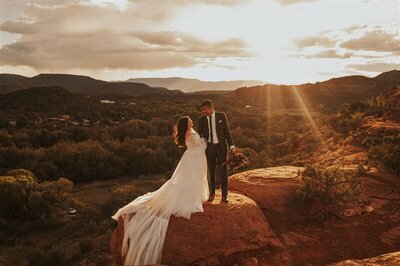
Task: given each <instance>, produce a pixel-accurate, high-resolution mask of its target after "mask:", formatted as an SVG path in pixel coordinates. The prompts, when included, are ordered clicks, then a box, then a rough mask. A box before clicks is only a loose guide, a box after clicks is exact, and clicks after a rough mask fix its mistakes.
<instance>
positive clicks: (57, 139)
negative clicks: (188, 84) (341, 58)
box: [0, 73, 398, 182]
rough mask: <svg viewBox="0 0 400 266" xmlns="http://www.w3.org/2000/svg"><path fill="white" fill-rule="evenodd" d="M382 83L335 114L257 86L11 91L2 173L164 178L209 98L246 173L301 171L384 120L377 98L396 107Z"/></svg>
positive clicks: (6, 99) (3, 120)
mask: <svg viewBox="0 0 400 266" xmlns="http://www.w3.org/2000/svg"><path fill="white" fill-rule="evenodd" d="M392 75H393V73H390V76H392ZM389 80H390V79H389ZM395 81H396V80H395ZM346 82H348V81H347V79H346ZM363 82H364V81H363ZM380 82H381V83H382V81H380ZM396 82H397V81H396ZM330 83H332V81H331V82H330ZM330 83H329V84H330ZM363 84H364V83H363ZM382 84H384V86H383V87H380V88H379V89H376V88H375V90H376V91H377V93H376V97H375V98H371V97H369V98H367V99H365V100H360V101H357V102H354V103H352V104H350V103H343V101H342V100H339V101H337V102H336V106H335V107H333V105H332V104H331V105H330V106H329V108H328V107H326V106H323V105H321V104H314V103H313V102H314V100H313V99H312V98H310V97H312V96H310V95H308V96H307V95H303V93H299V94H298V95H299V96H296V97H292V98H290V97H283V99H284V100H283V101H282V100H281V99H282V96H279V97H278V96H276V95H275V94H269V93H267V94H266V93H265V91H261V93H260V94H257V90H259V88H258V87H256V88H258V89H257V90H256V91H254V88H241V89H238V90H237V91H233V92H227V93H223V94H213V93H209V94H201V93H199V94H192V95H185V94H179V95H160V94H152V95H140V96H129V95H123V94H102V95H97V96H87V95H83V94H80V93H75V92H71V91H68V90H66V89H64V88H61V87H57V86H46V87H33V88H29V89H24V90H18V91H15V92H9V93H6V94H1V95H0V174H4V173H5V172H7V171H9V170H12V169H18V168H23V169H26V170H29V171H32V172H33V173H34V174H35V175H36V176H37V177H39V179H41V180H56V179H58V178H59V177H65V178H68V179H70V180H72V181H73V182H81V181H89V180H101V179H110V178H115V177H120V176H129V177H132V178H137V177H139V176H141V175H148V174H156V175H162V176H164V177H166V178H168V177H169V176H170V174H172V171H173V169H174V166H175V165H176V164H177V162H178V160H179V158H180V156H181V155H182V153H183V149H182V148H178V147H176V145H175V144H174V142H173V139H172V127H173V124H174V122H175V121H176V120H177V118H178V117H179V116H181V115H189V116H190V117H191V118H192V119H193V120H194V121H195V128H196V121H197V119H198V118H199V117H200V116H201V113H200V111H199V104H200V103H201V101H202V100H204V99H211V100H212V101H214V103H215V106H216V110H219V111H224V112H225V113H226V114H227V117H228V119H229V122H230V128H231V133H232V135H233V139H234V142H235V144H236V146H237V147H238V148H239V150H240V151H242V152H244V153H245V154H246V155H247V156H248V157H249V159H250V163H251V164H250V166H249V168H259V167H268V166H278V165H285V164H292V165H305V164H306V163H307V162H308V159H309V158H311V157H312V156H313V155H314V154H315V153H321V152H324V151H327V150H334V149H335V145H336V143H338V142H339V141H340V140H341V139H343V138H344V137H345V136H346V135H349V134H351V133H352V132H353V131H355V130H356V129H357V127H358V125H359V124H360V123H361V121H362V119H363V118H364V117H365V116H367V115H376V116H383V111H382V110H383V109H382V108H383V107H382V106H383V104H381V105H379V100H380V101H383V100H382V99H390V97H386V98H385V97H384V95H385V93H386V94H387V91H391V90H392V91H393V90H395V89H396V87H395V86H394V85H388V84H391V83H390V82H384V83H382ZM392 84H393V83H392ZM357 86H358V85H357ZM374 86H375V87H376V86H377V85H376V84H375V83H374ZM370 87H371V86H369V87H368V88H370ZM246 89H248V90H249V94H244V91H245V90H246ZM368 91H370V89H368ZM246 95H251V96H252V97H246ZM382 95H383V96H382ZM391 95H392V94H391ZM267 96H269V97H267ZM318 97H320V96H318ZM379 97H380V98H379ZM296 98H297V100H296ZM279 100H280V101H279ZM388 101H389V100H385V104H386V103H387V102H388ZM277 102H279V104H277ZM310 103H311V104H310ZM396 104H398V103H396V102H393V103H392V102H391V103H390V105H391V106H395V105H396ZM387 105H389V103H387ZM377 110H380V111H377Z"/></svg>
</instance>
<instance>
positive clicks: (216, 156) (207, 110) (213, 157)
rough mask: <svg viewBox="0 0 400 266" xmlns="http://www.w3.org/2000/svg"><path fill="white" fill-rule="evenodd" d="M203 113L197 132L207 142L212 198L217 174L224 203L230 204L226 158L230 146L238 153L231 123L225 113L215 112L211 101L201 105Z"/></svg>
mask: <svg viewBox="0 0 400 266" xmlns="http://www.w3.org/2000/svg"><path fill="white" fill-rule="evenodd" d="M200 107H201V112H202V114H203V116H202V117H200V120H199V123H198V125H199V127H198V130H197V132H198V133H199V135H200V137H202V138H205V139H206V140H207V149H206V157H207V164H208V176H209V180H210V198H209V199H208V201H212V200H213V199H214V197H215V173H216V170H217V173H218V174H220V177H221V190H222V202H225V203H227V202H228V199H227V197H228V171H227V166H226V158H227V153H228V152H227V151H228V146H229V149H231V150H232V151H233V152H236V150H235V146H234V144H233V141H232V136H231V133H230V132H229V123H228V119H227V118H226V115H225V113H223V112H215V110H214V105H213V103H212V102H211V101H210V100H206V101H204V102H202V103H201V106H200Z"/></svg>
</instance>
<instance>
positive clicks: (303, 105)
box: [291, 86, 325, 144]
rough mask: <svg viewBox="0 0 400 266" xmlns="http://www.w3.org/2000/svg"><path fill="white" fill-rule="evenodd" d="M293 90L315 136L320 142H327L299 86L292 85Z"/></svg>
mask: <svg viewBox="0 0 400 266" xmlns="http://www.w3.org/2000/svg"><path fill="white" fill-rule="evenodd" d="M291 88H292V92H293V95H294V96H295V99H296V101H297V104H298V106H299V107H300V110H301V112H302V113H303V115H304V117H305V118H306V119H307V121H308V122H309V123H310V125H311V129H312V132H313V134H314V137H315V138H316V139H317V140H318V141H319V142H320V144H325V140H324V138H323V136H322V134H321V132H320V131H319V129H318V127H317V124H316V123H315V121H314V119H313V117H312V115H311V113H310V111H309V110H308V108H307V105H306V103H305V101H304V100H303V97H302V96H301V94H300V92H299V90H298V88H297V87H296V86H292V87H291Z"/></svg>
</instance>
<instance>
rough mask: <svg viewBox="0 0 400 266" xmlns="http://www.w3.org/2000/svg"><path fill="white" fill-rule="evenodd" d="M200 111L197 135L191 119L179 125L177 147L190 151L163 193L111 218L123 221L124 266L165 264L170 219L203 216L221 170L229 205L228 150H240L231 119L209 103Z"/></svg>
mask: <svg viewBox="0 0 400 266" xmlns="http://www.w3.org/2000/svg"><path fill="white" fill-rule="evenodd" d="M201 112H202V113H203V116H202V117H201V118H200V120H199V126H198V132H196V131H194V130H193V121H192V120H191V119H190V118H189V117H187V116H184V117H181V118H179V120H178V122H177V124H176V125H175V134H174V136H175V142H176V143H177V144H178V145H179V146H186V148H187V149H186V151H185V153H184V154H183V155H182V158H181V160H180V161H179V163H178V165H177V167H176V169H175V171H174V173H173V174H172V177H171V178H170V179H169V180H168V181H167V182H165V183H164V185H163V186H162V187H160V188H159V189H158V190H156V191H153V192H149V193H147V194H144V195H142V196H140V197H138V198H136V199H135V200H133V201H132V202H130V203H128V204H127V205H125V206H124V207H122V208H121V209H119V210H118V211H117V213H116V214H115V215H114V216H112V218H113V219H115V220H117V221H118V218H119V217H120V216H121V217H122V218H123V222H124V223H123V224H124V238H123V240H122V256H123V257H125V259H123V261H124V265H146V264H156V263H160V262H161V255H162V249H163V245H164V239H165V235H166V232H167V229H168V222H169V217H170V216H171V215H174V216H176V217H184V218H187V219H190V216H191V213H194V212H203V204H202V203H203V202H205V201H206V200H208V201H212V200H213V199H214V197H215V174H216V171H217V173H219V174H220V175H221V179H222V180H221V189H222V201H223V202H225V203H228V199H227V196H228V175H227V167H226V156H227V149H228V145H229V148H230V149H231V150H233V151H234V150H235V147H234V145H233V141H232V137H231V134H230V132H229V124H228V120H227V118H226V115H225V114H224V113H220V112H215V111H214V107H213V104H212V102H211V101H209V100H207V101H204V102H203V103H202V104H201ZM207 175H209V179H210V186H209V184H208V180H207ZM210 190H211V191H210Z"/></svg>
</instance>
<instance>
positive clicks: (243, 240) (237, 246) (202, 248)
mask: <svg viewBox="0 0 400 266" xmlns="http://www.w3.org/2000/svg"><path fill="white" fill-rule="evenodd" d="M122 238H123V223H122V220H121V219H120V221H119V222H118V226H117V228H116V229H115V230H114V232H113V234H112V238H111V242H110V246H111V251H112V253H113V258H114V262H115V263H116V264H117V265H121V262H122V258H121V256H120V255H121V252H120V251H121V241H122ZM281 247H282V243H281V242H280V240H279V239H278V238H277V237H276V235H275V233H274V232H273V231H272V230H271V228H270V225H269V223H268V221H267V220H266V218H265V216H264V215H263V213H262V212H261V210H260V208H259V206H258V205H257V204H256V203H255V202H254V201H253V200H252V199H250V198H248V197H246V196H243V195H240V194H237V193H230V194H229V203H228V204H226V203H223V202H221V197H220V194H219V193H217V195H216V198H215V199H214V201H213V202H206V203H204V212H203V213H194V214H192V217H191V219H190V220H188V219H184V218H177V217H174V216H172V217H171V218H170V221H169V225H168V231H167V235H166V238H165V242H164V249H163V254H162V264H166V265H186V264H199V265H220V264H221V263H224V264H226V262H227V261H232V263H233V262H234V261H235V260H239V258H240V254H244V255H246V254H248V253H249V252H252V251H257V250H269V249H271V250H274V249H279V248H281Z"/></svg>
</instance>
